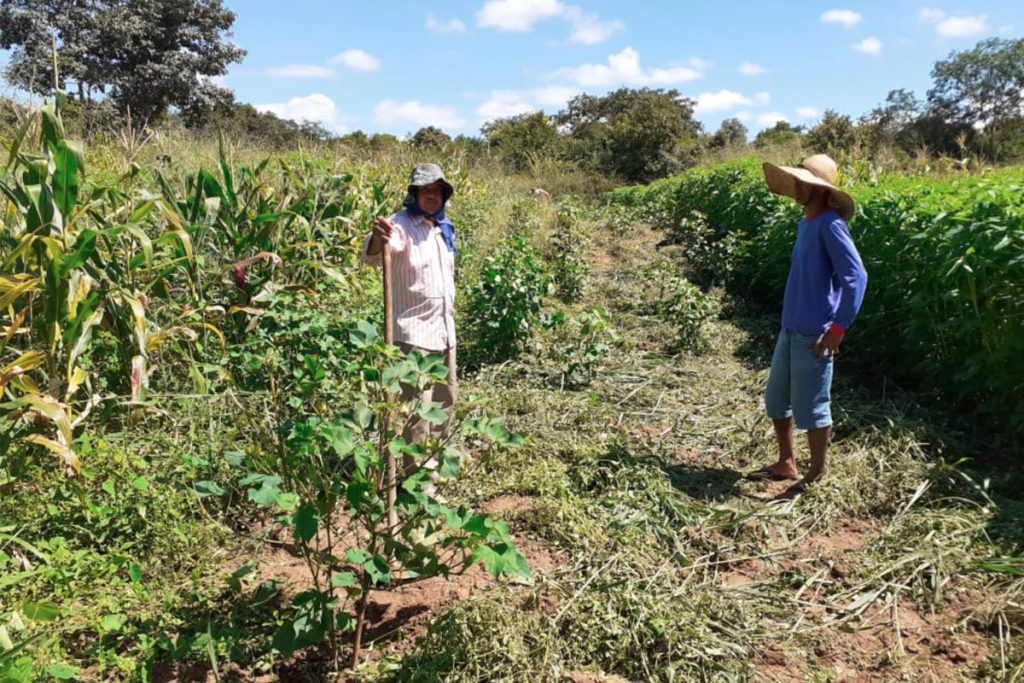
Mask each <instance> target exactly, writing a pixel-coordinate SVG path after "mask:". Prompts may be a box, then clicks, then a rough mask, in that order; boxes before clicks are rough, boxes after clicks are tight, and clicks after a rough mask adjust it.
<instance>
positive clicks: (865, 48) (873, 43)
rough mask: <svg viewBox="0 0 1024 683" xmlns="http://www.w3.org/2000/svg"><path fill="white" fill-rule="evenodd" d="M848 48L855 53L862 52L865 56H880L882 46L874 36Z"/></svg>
mask: <svg viewBox="0 0 1024 683" xmlns="http://www.w3.org/2000/svg"><path fill="white" fill-rule="evenodd" d="M850 47H852V48H853V49H854V50H856V51H857V52H863V53H864V54H866V55H873V56H878V55H880V54H882V47H883V45H882V41H880V40H879V39H878V38H875V37H874V36H868V37H867V38H865V39H864V40H862V41H860V42H859V43H854V44H853V45H851V46H850Z"/></svg>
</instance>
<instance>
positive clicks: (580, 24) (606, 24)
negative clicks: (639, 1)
mask: <svg viewBox="0 0 1024 683" xmlns="http://www.w3.org/2000/svg"><path fill="white" fill-rule="evenodd" d="M562 14H563V16H564V17H565V18H566V19H568V20H569V23H570V24H571V25H572V35H571V36H570V37H569V40H571V41H572V42H574V43H582V44H583V45H596V44H597V43H602V42H604V41H606V40H608V39H609V38H611V37H612V36H613V35H615V34H616V33H618V32H619V31H621V30H622V29H624V28H626V26H625V24H623V23H622V22H621V21H618V20H615V21H601V19H600V18H599V17H598V16H597V15H596V14H585V13H584V12H583V10H581V9H580V8H579V7H576V6H575V5H569V6H567V7H565V8H564V10H563V12H562Z"/></svg>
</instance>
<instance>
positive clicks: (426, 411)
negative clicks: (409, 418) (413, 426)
mask: <svg viewBox="0 0 1024 683" xmlns="http://www.w3.org/2000/svg"><path fill="white" fill-rule="evenodd" d="M416 414H417V415H418V416H419V417H420V418H422V419H424V420H426V421H427V422H429V423H430V424H433V425H441V424H444V423H445V422H447V421H448V414H447V413H445V412H444V410H443V408H442V406H441V404H440V403H435V402H430V403H425V404H420V405H419V407H418V408H417V410H416Z"/></svg>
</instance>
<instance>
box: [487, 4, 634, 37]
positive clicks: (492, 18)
mask: <svg viewBox="0 0 1024 683" xmlns="http://www.w3.org/2000/svg"><path fill="white" fill-rule="evenodd" d="M555 18H560V19H564V20H565V21H567V22H569V25H570V26H572V34H571V35H570V37H569V39H570V40H572V42H574V43H582V44H584V45H595V44H597V43H600V42H603V41H605V40H608V38H610V37H611V36H613V35H614V34H616V33H618V32H619V31H621V30H623V29H624V28H625V25H624V24H623V23H622V22H621V21H618V20H613V21H602V20H601V18H600V17H598V16H597V15H596V14H587V13H586V12H584V11H583V9H582V8H581V7H579V6H578V5H566V4H565V3H563V2H561V0H488V2H487V3H486V4H485V5H484V6H483V7H482V8H481V9H480V11H479V12H477V15H476V23H477V25H479V26H483V27H484V28H493V29H496V30H498V31H519V32H525V31H530V30H531V29H533V25H534V24H536V23H537V22H539V21H544V20H545V19H555Z"/></svg>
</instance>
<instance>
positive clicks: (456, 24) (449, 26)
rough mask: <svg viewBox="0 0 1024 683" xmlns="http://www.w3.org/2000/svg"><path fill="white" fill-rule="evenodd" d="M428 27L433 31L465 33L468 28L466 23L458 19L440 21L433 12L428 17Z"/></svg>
mask: <svg viewBox="0 0 1024 683" xmlns="http://www.w3.org/2000/svg"><path fill="white" fill-rule="evenodd" d="M427 29H428V30H430V31H432V32H433V33H463V32H464V31H465V30H466V25H465V24H463V23H462V22H461V21H460V20H458V19H449V20H448V21H438V20H437V19H435V18H434V15H433V14H431V15H429V16H428V17H427Z"/></svg>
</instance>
